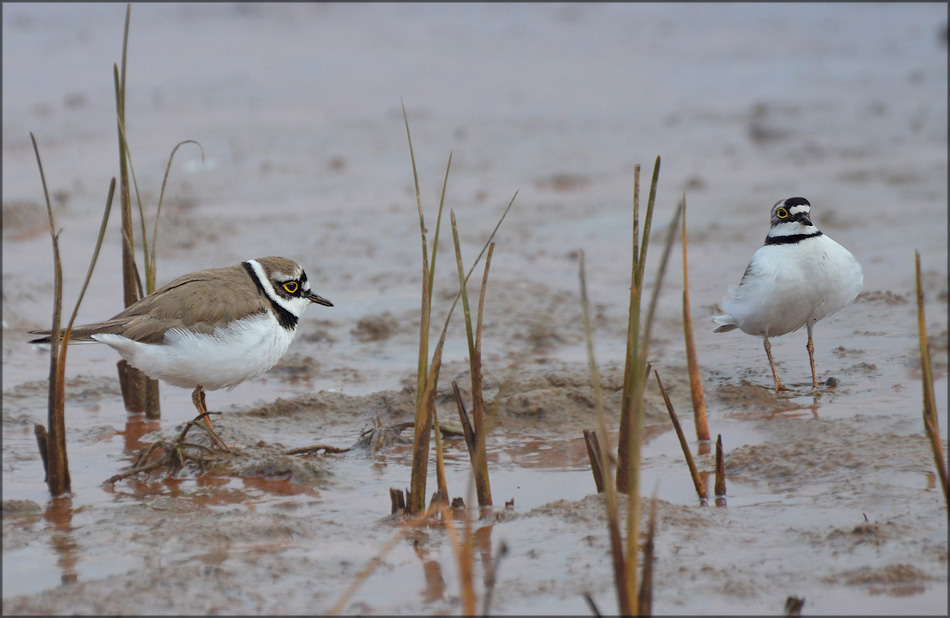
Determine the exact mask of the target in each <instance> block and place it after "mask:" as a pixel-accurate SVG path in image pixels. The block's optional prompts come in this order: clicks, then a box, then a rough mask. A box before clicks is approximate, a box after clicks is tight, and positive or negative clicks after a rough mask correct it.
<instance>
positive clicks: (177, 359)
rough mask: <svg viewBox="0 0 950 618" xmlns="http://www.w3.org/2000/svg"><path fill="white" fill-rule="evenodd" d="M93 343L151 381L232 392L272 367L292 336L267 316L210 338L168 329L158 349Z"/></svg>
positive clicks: (106, 338)
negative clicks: (121, 358) (117, 356)
mask: <svg viewBox="0 0 950 618" xmlns="http://www.w3.org/2000/svg"><path fill="white" fill-rule="evenodd" d="M93 338H94V339H95V340H96V341H100V342H102V343H105V344H106V345H108V346H110V347H112V348H113V349H115V350H116V351H118V352H119V354H121V355H122V357H123V358H124V359H126V360H127V361H128V362H129V364H130V365H132V366H133V367H136V368H137V369H140V370H142V371H143V372H145V374H146V375H147V376H149V377H150V378H155V379H161V380H164V381H166V382H168V383H169V384H172V385H174V386H181V387H184V388H194V387H196V386H199V385H200V386H202V387H204V389H205V390H209V391H213V390H217V389H219V388H229V389H230V388H234V387H235V386H236V385H238V384H240V383H241V382H244V381H245V380H250V379H251V378H256V377H257V376H259V375H261V374H262V373H264V372H265V371H267V370H268V369H270V368H271V367H273V366H274V365H276V364H277V361H278V360H280V357H281V356H283V355H284V352H286V351H287V348H288V347H289V346H290V342H291V341H292V340H293V338H294V331H292V330H287V329H286V328H283V327H282V326H280V324H278V322H277V319H276V318H275V317H274V316H273V314H272V313H271V312H270V311H267V312H264V313H261V314H258V315H255V316H253V317H251V318H247V319H245V320H242V321H240V322H233V323H231V325H230V326H228V327H226V328H218V329H216V330H215V331H214V334H213V335H202V334H196V333H192V332H190V331H185V330H177V329H174V330H170V331H168V332H167V333H165V342H164V343H163V344H149V343H140V342H138V341H132V340H131V339H128V338H127V337H123V336H122V335H110V334H98V335H93Z"/></svg>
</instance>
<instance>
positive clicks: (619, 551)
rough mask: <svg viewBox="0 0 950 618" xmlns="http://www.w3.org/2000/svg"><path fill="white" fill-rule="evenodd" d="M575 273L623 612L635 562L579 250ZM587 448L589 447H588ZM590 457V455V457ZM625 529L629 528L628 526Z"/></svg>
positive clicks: (631, 600)
mask: <svg viewBox="0 0 950 618" xmlns="http://www.w3.org/2000/svg"><path fill="white" fill-rule="evenodd" d="M579 262H580V264H579V267H578V276H579V278H580V288H581V311H582V314H583V320H584V338H585V340H586V342H587V365H588V369H589V370H590V381H591V387H592V388H593V390H594V412H595V414H596V416H597V426H598V428H599V431H600V434H601V435H602V436H603V437H604V441H603V443H602V444H598V446H599V449H598V451H599V452H598V453H597V454H598V457H599V467H600V470H601V473H602V474H603V477H604V478H603V486H604V501H605V507H606V511H607V532H608V535H609V536H610V555H611V558H612V559H613V569H614V584H615V586H616V590H617V605H618V607H619V608H620V613H621V614H622V615H624V616H628V615H631V614H632V613H634V608H635V607H636V593H635V592H634V591H633V590H631V588H632V587H631V586H630V579H629V578H628V576H627V563H628V560H627V557H628V556H632V561H633V563H634V564H636V561H637V559H636V555H632V554H627V555H626V556H625V555H624V545H623V540H622V538H621V534H620V506H619V501H618V496H617V491H618V490H617V487H616V486H615V484H614V479H613V478H612V477H613V474H612V473H611V470H610V454H609V453H610V450H609V449H610V438H609V434H608V433H607V415H606V413H605V411H604V396H603V390H602V388H601V383H600V373H599V371H598V369H597V359H596V357H595V355H594V336H593V331H592V329H591V323H590V302H589V301H588V298H587V274H586V269H585V264H584V251H583V250H581V251H580V252H579ZM588 448H589V447H588ZM592 459H593V458H592ZM628 533H629V530H628Z"/></svg>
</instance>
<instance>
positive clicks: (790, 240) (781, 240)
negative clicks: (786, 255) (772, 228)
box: [765, 232, 821, 245]
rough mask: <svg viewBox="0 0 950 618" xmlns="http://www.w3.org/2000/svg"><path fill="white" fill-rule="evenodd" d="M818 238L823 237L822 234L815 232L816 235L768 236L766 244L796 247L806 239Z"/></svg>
mask: <svg viewBox="0 0 950 618" xmlns="http://www.w3.org/2000/svg"><path fill="white" fill-rule="evenodd" d="M816 236H821V232H815V233H814V234H789V235H788V236H766V238H765V244H766V245H794V244H796V243H800V242H801V241H803V240H805V239H806V238H815V237H816Z"/></svg>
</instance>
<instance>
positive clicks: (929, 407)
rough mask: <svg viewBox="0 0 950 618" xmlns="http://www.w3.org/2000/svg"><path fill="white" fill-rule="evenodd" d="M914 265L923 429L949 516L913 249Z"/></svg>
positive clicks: (948, 488) (949, 501)
mask: <svg viewBox="0 0 950 618" xmlns="http://www.w3.org/2000/svg"><path fill="white" fill-rule="evenodd" d="M914 265H915V270H916V277H917V332H918V334H919V336H920V366H921V371H922V374H923V375H922V376H921V377H922V381H923V389H924V408H923V416H924V430H925V431H926V433H927V438H928V439H929V440H930V446H931V450H932V451H933V455H934V464H935V465H936V467H937V474H938V475H939V476H940V486H941V488H942V489H943V501H944V505H945V506H946V507H947V514H948V518H950V497H948V494H950V483H948V480H947V461H946V459H944V455H943V444H942V438H941V437H940V424H939V422H938V419H937V401H936V397H935V396H934V382H933V368H932V366H931V364H930V342H929V341H928V340H927V320H926V317H925V315H924V287H923V285H922V284H921V277H920V252H919V251H914Z"/></svg>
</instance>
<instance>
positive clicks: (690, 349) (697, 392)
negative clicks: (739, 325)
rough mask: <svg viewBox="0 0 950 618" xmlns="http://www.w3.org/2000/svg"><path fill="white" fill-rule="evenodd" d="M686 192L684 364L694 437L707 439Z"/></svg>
mask: <svg viewBox="0 0 950 618" xmlns="http://www.w3.org/2000/svg"><path fill="white" fill-rule="evenodd" d="M686 245H687V239H686V194H685V193H684V194H683V335H684V337H685V338H686V366H687V367H688V368H689V391H690V394H691V395H692V399H693V420H694V421H695V425H696V437H697V438H698V439H699V440H709V423H708V422H707V420H706V398H705V397H704V396H703V379H702V376H701V375H700V373H699V361H698V360H697V359H696V342H695V341H694V339H693V317H692V312H691V311H690V307H689V269H688V267H687V263H688V262H687V257H686Z"/></svg>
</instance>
